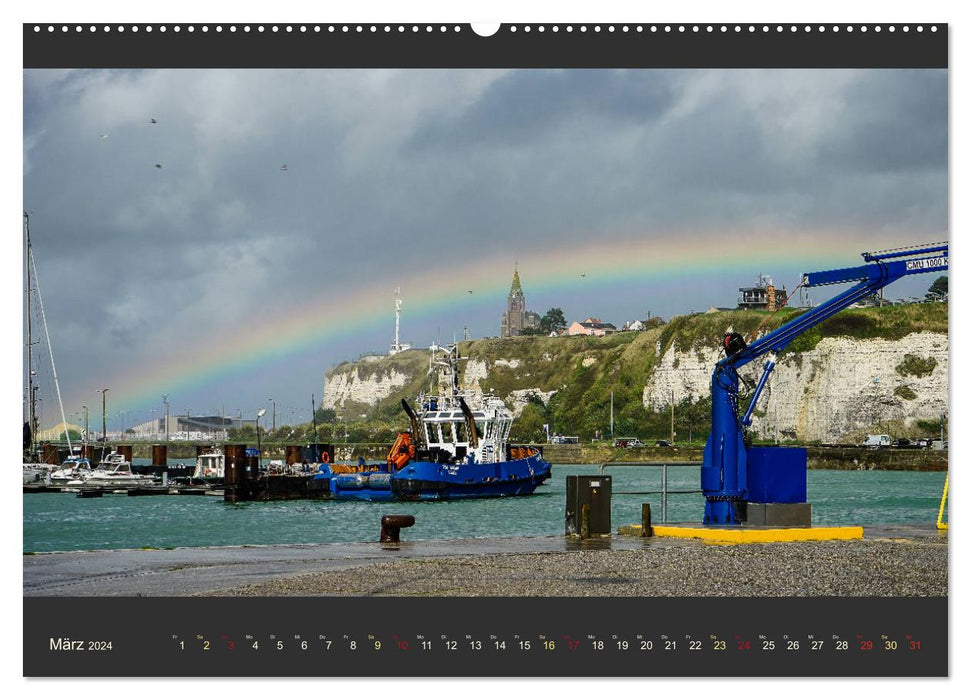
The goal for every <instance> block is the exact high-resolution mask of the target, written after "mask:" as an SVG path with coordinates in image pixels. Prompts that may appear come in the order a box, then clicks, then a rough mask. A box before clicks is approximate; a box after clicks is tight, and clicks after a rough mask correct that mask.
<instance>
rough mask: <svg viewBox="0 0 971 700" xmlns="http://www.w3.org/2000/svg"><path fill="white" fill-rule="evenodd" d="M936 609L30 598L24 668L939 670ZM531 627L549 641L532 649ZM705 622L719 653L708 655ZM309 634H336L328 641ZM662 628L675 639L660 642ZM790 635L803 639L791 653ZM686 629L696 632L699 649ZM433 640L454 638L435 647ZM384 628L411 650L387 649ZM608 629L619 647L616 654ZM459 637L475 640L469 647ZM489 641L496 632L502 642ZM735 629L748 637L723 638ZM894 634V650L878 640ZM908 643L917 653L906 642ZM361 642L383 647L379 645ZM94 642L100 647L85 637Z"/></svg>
mask: <svg viewBox="0 0 971 700" xmlns="http://www.w3.org/2000/svg"><path fill="white" fill-rule="evenodd" d="M947 613H948V599H947V598H944V597H925V598H921V597H909V598H902V597H901V598H872V597H863V598H854V597H842V598H768V597H753V598H729V597H725V598H616V597H615V598H441V597H432V598H419V599H415V598H396V597H378V598H371V597H364V598H362V597H353V598H335V597H314V598H307V597H289V598H237V597H203V598H198V597H193V598H177V597H167V598H132V597H116V598H87V597H77V598H71V597H57V598H42V597H31V598H25V599H24V620H25V628H24V641H23V650H24V675H25V676H28V677H116V676H126V677H212V676H219V677H253V676H257V677H277V676H287V677H320V678H348V677H350V678H380V677H604V676H609V677H774V678H791V677H920V678H929V677H945V676H947V675H948V620H947V616H948V615H947ZM295 633H298V634H299V635H300V636H299V637H295V636H294V635H295ZM442 633H445V634H442ZM541 633H543V635H544V638H546V639H549V640H552V641H554V642H555V644H556V645H557V646H556V648H555V649H553V650H544V649H543V648H542V646H541V645H542V644H544V642H542V641H541V640H540V638H539V634H541ZM567 633H569V634H567ZM590 633H593V634H592V635H591V634H590ZM617 633H619V634H617ZM635 633H638V634H639V633H644V639H652V640H653V642H654V647H653V649H652V650H650V651H641V650H638V649H637V648H636V645H637V644H638V642H637V641H636V637H635V636H634V635H635ZM713 633H714V634H715V636H716V637H718V638H720V639H722V640H725V641H726V642H727V645H728V648H726V649H725V650H724V651H719V650H715V649H714V646H713V644H712V642H711V640H712V639H713V637H712V634H713ZM833 633H836V634H838V635H839V637H840V639H842V640H845V641H847V642H848V645H847V646H846V647H845V651H838V650H837V649H836V648H835V641H834V638H833V636H832V634H833ZM320 634H325V636H327V637H328V638H329V639H331V640H334V641H333V643H334V646H333V647H332V648H331V650H330V651H327V650H325V648H324V646H323V642H322V641H321V637H320ZM418 634H421V635H422V636H423V638H426V639H428V640H434V641H430V644H431V645H432V646H431V647H430V648H429V649H430V650H429V651H421V650H420V648H419V647H418V644H419V642H418V641H417V636H416V635H418ZM517 634H518V635H520V637H515V636H514V635H517ZM613 634H617V636H616V637H612V635H613ZM662 634H665V635H667V638H668V639H671V640H675V641H677V642H678V643H679V644H680V646H678V647H677V648H676V649H675V650H674V651H670V650H665V649H664V648H663V647H662V644H665V642H664V641H663V639H664V638H662V637H661V635H662ZM760 634H763V635H764V637H760V636H759V635H760ZM787 634H788V635H789V637H788V639H793V640H798V641H800V644H801V646H799V647H797V649H796V650H795V651H793V650H792V649H788V648H787V646H786V645H787V642H786V639H787V637H786V636H785V635H787ZM809 634H812V635H814V638H815V639H817V640H820V641H823V642H824V644H825V646H824V647H823V648H822V650H821V651H814V650H813V649H812V648H811V647H810V644H811V641H809V638H808V635H809ZM246 635H250V636H249V637H247V636H246ZM343 635H347V636H346V637H345V636H343ZM369 635H371V636H369ZM466 635H468V636H466ZM685 635H691V637H692V639H694V640H697V641H698V642H699V643H698V646H697V648H696V649H691V648H689V647H688V644H689V642H688V640H687V639H686V636H685ZM858 635H859V636H858ZM883 635H886V636H885V637H884V636H883ZM907 635H910V636H909V637H908V636H907ZM444 638H448V639H450V640H453V641H456V642H457V644H456V647H457V648H456V649H455V650H454V651H450V650H448V649H446V648H444V647H443V644H444V642H443V641H442V639H444ZM591 638H597V639H600V640H603V641H604V642H605V644H604V646H605V647H606V648H605V650H604V651H596V650H593V649H591V641H590V640H591ZM352 639H353V640H355V641H356V647H355V649H354V650H353V651H351V650H350V649H349V647H348V645H349V641H350V640H352ZM395 639H398V640H407V641H409V642H410V645H411V646H410V647H409V648H408V649H405V650H402V649H400V648H395V646H394V645H395V643H396V642H395V641H394V640H395ZM517 639H529V640H531V643H532V646H531V648H530V649H529V650H528V651H522V650H521V649H519V648H518V647H516V644H517V641H516V640H517ZM613 639H626V640H628V641H629V642H630V648H628V649H627V650H626V651H619V650H614V649H613V648H612V647H613V644H614V642H613V641H612V640H613ZM470 640H472V641H475V640H478V641H479V642H480V644H481V647H480V651H472V650H470V649H469V648H467V645H468V644H469V643H470ZM494 640H495V641H497V640H503V641H505V642H506V645H505V646H504V647H503V649H502V650H501V651H500V650H498V648H496V649H493V648H492V645H494V644H495V641H494ZM568 640H575V646H573V647H572V648H571V647H569V646H567V645H568V644H569V641H568ZM739 640H747V641H749V642H750V648H749V649H747V650H741V649H740V648H736V643H737V641H739ZM763 640H764V641H769V640H771V641H773V642H775V644H774V646H773V648H772V650H771V651H766V650H765V649H764V647H763V648H761V649H760V646H761V644H762V641H763ZM891 640H893V641H895V642H896V643H897V645H898V646H897V647H895V648H894V650H893V651H888V650H887V649H886V648H885V646H884V645H885V644H886V643H887V642H888V641H891ZM907 640H913V641H917V642H919V643H920V649H919V650H918V651H914V650H911V649H908V648H907V645H908V644H909V642H908V641H907ZM205 641H208V642H209V644H208V645H207V646H206V648H205V649H203V647H202V644H203V643H204V642H205ZM229 641H233V642H234V645H236V646H235V647H234V648H233V649H229V648H228V646H227V645H228V642H229ZM253 641H257V642H258V643H259V644H260V645H261V646H260V647H259V649H258V650H257V651H252V650H251V649H250V646H251V645H252V642H253ZM304 641H306V642H307V648H306V649H302V648H301V644H302V642H304ZM374 641H382V642H383V646H382V648H381V649H380V650H375V649H374V647H373V644H374ZM105 642H111V649H110V650H103V649H102V650H99V649H97V648H95V649H92V648H91V643H94V644H95V645H97V644H98V643H101V644H102V645H103V644H104V643H105ZM180 642H183V643H184V646H182V647H180V645H179V643H180ZM866 642H869V643H870V646H869V649H868V650H864V649H863V646H864V645H865V644H866ZM278 643H279V644H281V648H282V651H281V650H279V649H278V648H277V646H276V645H277V644H278ZM75 646H78V648H77V649H76V648H75ZM55 647H56V648H55Z"/></svg>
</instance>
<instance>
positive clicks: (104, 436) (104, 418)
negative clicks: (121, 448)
mask: <svg viewBox="0 0 971 700" xmlns="http://www.w3.org/2000/svg"><path fill="white" fill-rule="evenodd" d="M100 391H101V443H102V445H101V454H102V456H104V448H105V447H106V446H107V444H108V411H107V403H106V399H105V395H106V394H107V393H108V389H100Z"/></svg>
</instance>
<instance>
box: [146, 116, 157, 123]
mask: <svg viewBox="0 0 971 700" xmlns="http://www.w3.org/2000/svg"><path fill="white" fill-rule="evenodd" d="M148 123H149V124H158V119H156V118H155V117H152V118H151V119H149V120H148Z"/></svg>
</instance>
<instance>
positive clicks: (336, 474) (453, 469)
mask: <svg viewBox="0 0 971 700" xmlns="http://www.w3.org/2000/svg"><path fill="white" fill-rule="evenodd" d="M433 350H444V353H445V356H444V359H442V360H439V361H437V362H436V364H437V365H438V366H439V368H440V378H441V379H444V380H445V381H443V382H442V383H441V384H442V385H443V386H442V387H440V388H444V391H441V392H440V394H441V395H440V396H424V395H419V397H418V405H419V411H418V412H416V411H414V410H413V409H412V408H411V406H409V404H408V402H407V401H406V400H404V399H402V401H401V405H402V408H403V409H404V411H405V413H406V414H407V415H408V418H409V419H410V421H411V430H410V431H408V432H403V433H399V434H398V437H397V439H396V440H395V443H394V445H392V447H391V450H390V451H389V452H388V457H387V460H386V462H385V463H381V464H371V465H368V464H363V463H362V464H361V465H341V464H321V465H320V467H319V471H318V472H317V474H316V475H315V477H314V478H315V479H326V480H328V481H329V482H330V483H329V489H330V492H331V494H332V495H333V497H334V498H336V499H338V500H363V501H390V500H405V501H423V500H450V499H459V498H490V497H497V496H528V495H530V494H532V493H533V491H535V490H536V488H537V487H538V486H540V485H541V484H542V483H543V482H545V481H546V480H547V479H549V478H550V471H551V465H550V463H549V462H547V461H546V460H544V459H543V455H542V453H541V452H540V450H539V449H538V448H536V447H527V446H517V445H510V444H508V440H509V431H510V429H511V428H512V423H513V415H512V413H510V411H509V410H508V409H507V408H506V406H505V404H504V403H503V401H502V399H500V398H498V397H495V396H491V395H485V396H482V397H481V399H480V400H479V401H477V402H476V403H478V406H477V409H476V410H472V409H471V408H470V407H469V404H468V403H467V402H466V398H469V400H472V397H471V396H467V394H466V392H464V391H461V390H460V389H459V383H458V362H459V360H460V359H461V358H460V357H459V353H458V347H457V346H456V345H451V346H449V347H448V348H435V347H433Z"/></svg>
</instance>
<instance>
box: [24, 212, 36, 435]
mask: <svg viewBox="0 0 971 700" xmlns="http://www.w3.org/2000/svg"><path fill="white" fill-rule="evenodd" d="M24 267H25V268H26V272H25V275H24V277H25V279H26V281H27V288H26V290H25V294H24V296H25V297H26V299H27V408H28V414H27V421H28V423H27V425H28V426H29V428H30V451H31V452H32V453H33V452H35V451H36V449H37V390H36V388H35V387H34V351H33V340H34V339H33V334H32V329H31V313H30V297H31V293H30V286H31V276H30V215H29V214H28V213H27V212H24Z"/></svg>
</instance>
